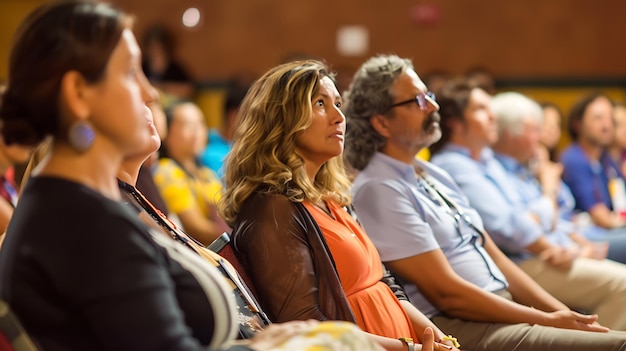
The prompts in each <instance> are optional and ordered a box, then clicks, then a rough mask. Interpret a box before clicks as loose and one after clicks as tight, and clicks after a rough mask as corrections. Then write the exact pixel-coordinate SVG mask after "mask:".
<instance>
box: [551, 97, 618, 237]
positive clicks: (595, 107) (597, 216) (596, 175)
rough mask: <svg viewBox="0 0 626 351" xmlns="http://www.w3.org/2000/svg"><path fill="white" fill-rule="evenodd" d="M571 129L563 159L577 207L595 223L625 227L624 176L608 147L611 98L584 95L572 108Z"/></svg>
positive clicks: (612, 134)
mask: <svg viewBox="0 0 626 351" xmlns="http://www.w3.org/2000/svg"><path fill="white" fill-rule="evenodd" d="M568 131H569V134H570V136H571V138H572V144H571V145H570V146H568V147H567V148H566V149H565V150H564V151H563V153H562V154H561V163H562V164H563V167H564V170H563V180H564V181H565V183H566V184H567V186H569V188H570V190H571V191H572V194H573V195H574V199H575V200H576V210H579V211H583V212H587V213H589V215H590V218H591V221H592V222H593V223H594V224H595V225H596V226H599V227H602V228H607V229H611V228H620V227H623V226H624V225H626V219H625V218H624V214H626V190H625V187H624V178H623V176H622V172H621V170H620V169H619V167H618V165H616V164H615V162H614V161H613V159H611V157H610V155H609V153H608V151H607V150H608V148H609V146H610V145H611V143H612V142H613V139H614V137H615V122H614V119H613V102H612V101H611V99H610V98H609V97H607V96H606V95H604V94H602V93H592V94H589V95H586V96H583V97H582V98H581V99H580V100H578V101H577V102H576V103H575V104H574V106H573V107H572V109H571V111H570V114H569V119H568Z"/></svg>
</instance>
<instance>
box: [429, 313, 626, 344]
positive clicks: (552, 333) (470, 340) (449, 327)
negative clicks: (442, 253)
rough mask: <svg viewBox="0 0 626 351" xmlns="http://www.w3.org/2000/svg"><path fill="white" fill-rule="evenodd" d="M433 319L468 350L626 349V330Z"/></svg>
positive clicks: (436, 317) (446, 318) (440, 317)
mask: <svg viewBox="0 0 626 351" xmlns="http://www.w3.org/2000/svg"><path fill="white" fill-rule="evenodd" d="M433 322H434V323H435V325H437V327H439V329H441V330H442V331H443V332H444V333H446V334H451V335H453V336H454V337H456V338H457V339H458V340H459V342H460V343H461V348H462V349H463V350H468V351H561V350H562V351H593V350H598V351H600V350H601V351H617V350H626V332H619V331H611V332H609V333H592V332H584V331H577V330H569V329H558V328H551V327H544V326H540V325H530V324H502V323H481V322H468V321H464V320H461V319H455V318H449V317H445V316H435V317H433Z"/></svg>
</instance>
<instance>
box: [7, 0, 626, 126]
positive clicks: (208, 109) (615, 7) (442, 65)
mask: <svg viewBox="0 0 626 351" xmlns="http://www.w3.org/2000/svg"><path fill="white" fill-rule="evenodd" d="M44 2H45V1H44V0H0V82H2V81H5V80H6V72H7V61H8V52H9V50H10V46H11V40H12V37H13V34H14V32H15V29H16V28H17V26H18V24H19V23H20V21H21V20H22V19H23V17H24V16H25V15H26V14H27V13H28V12H30V11H31V10H32V9H34V8H35V7H36V6H38V5H40V4H42V3H44ZM109 2H111V3H113V4H115V5H117V6H119V7H121V8H122V9H124V10H125V11H127V12H129V13H131V14H134V15H135V17H136V24H135V32H136V34H137V37H138V40H139V41H140V42H141V45H142V47H143V48H144V55H145V56H148V55H147V54H148V51H147V50H146V46H147V44H146V42H145V40H143V38H144V37H145V36H146V35H147V34H148V33H149V32H151V31H152V30H153V29H154V28H155V26H158V28H160V29H161V30H163V31H166V32H167V35H168V40H167V46H168V48H169V49H171V50H170V51H171V52H170V55H169V56H170V59H171V60H174V61H175V62H177V64H178V66H180V67H181V69H182V70H183V71H184V74H183V77H182V78H184V79H188V80H189V82H190V84H191V86H192V89H193V92H192V95H191V97H192V98H193V99H194V100H196V101H197V102H198V104H199V105H200V107H201V108H202V110H203V111H204V113H205V115H206V118H207V122H208V124H209V126H215V125H218V124H219V123H220V120H221V119H220V116H221V115H222V113H223V111H222V108H223V107H222V106H223V104H222V100H223V99H224V94H225V92H224V91H225V89H224V87H225V86H226V85H227V84H228V83H229V82H232V81H237V82H241V83H242V84H248V83H249V82H250V81H252V80H253V79H254V78H255V77H257V76H258V75H259V74H261V73H262V72H264V71H265V70H267V69H269V68H270V67H272V66H275V65H277V64H278V63H280V62H284V61H287V60H290V59H293V58H303V57H313V58H320V59H324V60H325V61H326V62H327V63H328V64H329V65H330V66H331V67H332V68H333V69H334V70H335V71H336V72H337V73H338V82H339V85H340V89H345V88H346V87H347V84H348V83H349V80H350V78H351V76H352V74H353V72H354V70H355V69H356V68H357V67H358V66H359V65H360V64H361V63H362V62H363V61H364V60H365V59H367V58H368V57H369V56H371V55H374V54H376V53H397V54H398V55H400V56H405V57H409V58H412V59H413V62H414V64H415V68H416V71H417V72H418V74H420V75H422V77H435V76H454V75H459V74H465V73H468V72H481V73H485V74H488V75H491V76H492V77H493V78H494V79H495V86H496V89H497V90H498V91H505V90H515V91H519V92H522V93H526V94H528V95H530V96H531V97H534V98H535V99H537V100H541V101H551V102H554V103H556V104H557V105H559V106H560V107H561V108H562V110H563V111H566V112H567V111H568V110H569V107H570V105H571V103H572V102H573V101H574V100H576V99H577V98H578V97H579V96H580V95H581V94H583V93H584V92H586V91H588V90H593V89H600V90H602V91H604V92H605V93H607V94H608V95H609V96H611V97H612V98H614V99H615V100H616V101H620V102H622V101H624V100H625V99H624V98H625V92H626V64H625V63H624V58H625V55H626V49H625V47H624V40H623V38H622V36H623V35H624V33H626V21H624V20H623V16H624V14H625V13H626V1H618V0H606V1H589V0H551V1H545V0H508V1H499V0H474V1H458V0H432V1H416V0H394V1H382V0H316V1H312V0H295V1H294V0H227V1H226V0H112V1H109Z"/></svg>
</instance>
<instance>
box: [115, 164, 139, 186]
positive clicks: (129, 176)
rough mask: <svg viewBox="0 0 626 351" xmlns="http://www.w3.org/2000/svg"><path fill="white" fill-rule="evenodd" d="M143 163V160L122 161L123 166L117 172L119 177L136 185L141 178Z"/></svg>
mask: <svg viewBox="0 0 626 351" xmlns="http://www.w3.org/2000/svg"><path fill="white" fill-rule="evenodd" d="M142 164H143V161H142V160H125V161H124V162H122V166H121V167H120V170H119V171H118V172H117V179H119V180H121V181H123V182H125V183H128V184H130V185H132V186H135V185H136V184H137V179H138V178H139V170H140V169H141V165H142Z"/></svg>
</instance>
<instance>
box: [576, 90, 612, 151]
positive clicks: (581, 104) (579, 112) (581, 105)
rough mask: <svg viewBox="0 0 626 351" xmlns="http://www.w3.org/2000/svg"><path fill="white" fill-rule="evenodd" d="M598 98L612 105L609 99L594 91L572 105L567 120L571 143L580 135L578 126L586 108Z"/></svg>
mask: <svg viewBox="0 0 626 351" xmlns="http://www.w3.org/2000/svg"><path fill="white" fill-rule="evenodd" d="M599 98H606V99H607V100H609V101H610V102H611V105H614V103H613V100H611V98H609V97H608V96H606V95H605V94H604V93H602V92H599V91H595V92H592V93H590V94H588V95H585V96H583V97H582V98H580V99H579V100H578V101H576V102H575V103H574V106H572V109H571V110H570V112H569V116H568V118H567V131H568V133H569V135H570V137H571V138H572V140H573V141H577V140H578V136H579V134H580V133H579V128H580V124H581V122H582V120H583V117H584V116H585V111H587V107H589V105H591V103H592V102H594V101H596V100H597V99H599Z"/></svg>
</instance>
